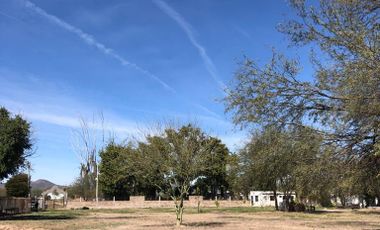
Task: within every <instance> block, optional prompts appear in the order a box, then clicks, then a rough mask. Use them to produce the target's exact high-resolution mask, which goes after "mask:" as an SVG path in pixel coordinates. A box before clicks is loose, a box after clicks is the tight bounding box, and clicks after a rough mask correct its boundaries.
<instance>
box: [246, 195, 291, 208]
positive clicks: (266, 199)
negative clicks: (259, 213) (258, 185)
mask: <svg viewBox="0 0 380 230" xmlns="http://www.w3.org/2000/svg"><path fill="white" fill-rule="evenodd" d="M291 196H292V197H293V199H295V195H294V194H292V195H291ZM283 197H284V194H283V193H282V192H277V201H278V205H280V203H281V202H283V201H284V199H283ZM271 198H272V200H271ZM248 199H249V200H250V202H251V205H252V206H253V207H268V206H273V207H274V206H275V200H274V195H273V192H271V191H251V192H250V193H249V197H248Z"/></svg>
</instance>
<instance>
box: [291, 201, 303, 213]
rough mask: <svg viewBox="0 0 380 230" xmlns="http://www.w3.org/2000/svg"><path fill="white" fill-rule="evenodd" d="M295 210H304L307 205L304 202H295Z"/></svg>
mask: <svg viewBox="0 0 380 230" xmlns="http://www.w3.org/2000/svg"><path fill="white" fill-rule="evenodd" d="M293 205H294V211H295V212H304V211H305V210H306V207H305V205H304V204H303V203H294V204H293Z"/></svg>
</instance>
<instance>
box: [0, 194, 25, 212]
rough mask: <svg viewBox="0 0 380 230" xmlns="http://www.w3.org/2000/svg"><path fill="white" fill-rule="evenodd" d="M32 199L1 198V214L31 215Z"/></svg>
mask: <svg viewBox="0 0 380 230" xmlns="http://www.w3.org/2000/svg"><path fill="white" fill-rule="evenodd" d="M30 202H31V201H30V198H19V197H2V198H0V212H1V214H18V213H29V212H30V211H31V210H30Z"/></svg>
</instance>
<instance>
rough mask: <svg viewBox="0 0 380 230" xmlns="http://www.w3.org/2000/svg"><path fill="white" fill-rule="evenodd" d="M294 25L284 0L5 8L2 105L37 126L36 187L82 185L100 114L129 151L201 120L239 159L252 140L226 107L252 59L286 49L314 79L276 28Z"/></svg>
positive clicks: (20, 3) (2, 4)
mask: <svg viewBox="0 0 380 230" xmlns="http://www.w3.org/2000/svg"><path fill="white" fill-rule="evenodd" d="M294 17H295V15H294V12H293V11H292V9H291V8H290V7H289V5H288V3H287V2H286V1H285V0H267V1H252V0H234V1H232V0H192V1H184V0H109V1H102V0H91V1H90V0H83V1H77V0H30V1H28V0H1V1H0V106H4V107H5V108H7V109H8V110H10V111H11V112H12V113H15V114H21V115H22V116H23V117H24V118H25V119H27V120H28V121H30V122H31V124H32V137H33V142H34V151H35V153H34V155H33V156H32V157H31V158H30V161H31V163H32V167H33V171H32V180H37V179H42V178H43V179H47V180H50V181H52V182H53V183H56V184H60V185H68V184H70V183H71V182H73V181H74V179H75V178H76V177H77V176H78V175H79V164H80V159H79V158H78V154H76V152H75V148H74V147H73V133H75V131H76V130H78V129H79V127H80V126H79V125H80V123H79V119H80V118H83V119H85V120H86V121H88V122H89V123H91V121H92V119H93V117H97V115H98V114H100V113H102V114H103V116H104V124H105V126H104V127H105V130H106V133H108V134H109V133H112V134H113V135H114V136H115V137H117V139H118V140H119V141H121V140H128V139H129V138H131V137H132V136H134V135H137V133H139V132H140V133H141V130H142V129H143V128H144V127H147V126H149V125H151V124H155V123H156V122H159V121H164V120H176V121H179V122H182V123H185V122H189V121H192V122H194V121H195V122H196V123H197V124H198V125H199V126H200V127H201V128H202V129H203V130H204V131H205V132H206V133H208V134H210V135H212V136H217V137H219V138H220V139H221V140H222V141H223V142H224V143H225V144H226V145H227V146H228V147H229V149H230V150H231V151H236V150H238V149H239V148H240V147H241V146H242V145H243V144H244V143H245V141H246V140H247V137H248V133H247V131H245V130H239V128H237V127H235V126H234V125H233V124H232V119H231V114H225V112H224V105H223V103H222V102H221V99H222V98H223V97H224V96H225V94H224V89H225V88H226V87H228V86H230V85H231V82H232V80H233V77H234V73H235V72H236V70H237V69H238V66H239V65H238V63H239V61H241V60H243V57H244V55H245V56H248V57H250V58H253V59H254V60H256V61H258V62H259V63H265V62H266V61H268V60H269V58H270V56H271V50H272V48H276V49H277V50H279V51H281V52H284V53H285V54H287V55H291V56H294V55H295V56H297V57H299V58H300V60H301V62H304V63H306V64H305V69H304V70H303V77H304V78H305V79H307V78H308V77H310V74H309V72H310V70H311V68H310V67H308V65H307V57H306V56H305V53H306V52H305V50H303V49H294V48H290V47H288V41H287V38H286V37H285V36H284V35H282V34H280V33H279V32H278V31H277V30H276V26H277V25H278V24H279V23H281V22H284V20H286V19H292V18H294Z"/></svg>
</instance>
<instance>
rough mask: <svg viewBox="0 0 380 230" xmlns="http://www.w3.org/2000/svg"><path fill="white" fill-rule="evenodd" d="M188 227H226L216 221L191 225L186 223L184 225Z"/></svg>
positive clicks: (192, 223)
mask: <svg viewBox="0 0 380 230" xmlns="http://www.w3.org/2000/svg"><path fill="white" fill-rule="evenodd" d="M183 225H185V226H188V227H221V226H223V225H225V223H223V222H216V221H210V222H206V221H203V222H191V223H185V224H183Z"/></svg>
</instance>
